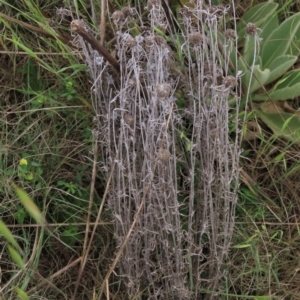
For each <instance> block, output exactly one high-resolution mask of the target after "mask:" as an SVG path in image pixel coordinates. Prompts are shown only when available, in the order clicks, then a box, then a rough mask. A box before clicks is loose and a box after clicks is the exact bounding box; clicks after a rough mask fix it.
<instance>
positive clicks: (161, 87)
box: [155, 83, 171, 98]
mask: <svg viewBox="0 0 300 300" xmlns="http://www.w3.org/2000/svg"><path fill="white" fill-rule="evenodd" d="M155 89H156V93H157V96H158V97H160V98H167V97H168V96H169V95H170V93H171V85H170V84H168V83H160V84H158V85H156V88H155Z"/></svg>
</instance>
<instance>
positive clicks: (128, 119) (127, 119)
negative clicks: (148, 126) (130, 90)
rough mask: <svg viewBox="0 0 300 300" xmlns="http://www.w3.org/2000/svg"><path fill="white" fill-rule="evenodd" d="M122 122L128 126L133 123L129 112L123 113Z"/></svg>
mask: <svg viewBox="0 0 300 300" xmlns="http://www.w3.org/2000/svg"><path fill="white" fill-rule="evenodd" d="M124 122H125V123H126V124H127V125H129V126H133V125H134V117H133V116H132V115H131V114H125V115H124Z"/></svg>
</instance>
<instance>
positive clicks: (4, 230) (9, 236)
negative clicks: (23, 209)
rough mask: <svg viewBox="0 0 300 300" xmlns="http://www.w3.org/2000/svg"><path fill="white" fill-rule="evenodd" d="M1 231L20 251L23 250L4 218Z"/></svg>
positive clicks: (0, 221)
mask: <svg viewBox="0 0 300 300" xmlns="http://www.w3.org/2000/svg"><path fill="white" fill-rule="evenodd" d="M0 233H1V234H2V235H3V236H4V237H5V238H6V240H7V241H8V242H9V243H10V244H12V245H13V246H14V247H15V248H16V249H18V250H19V251H21V247H20V246H19V244H18V242H17V241H16V240H15V238H14V236H13V235H12V233H11V231H10V230H9V229H8V228H7V227H6V225H5V224H4V223H3V221H2V220H0Z"/></svg>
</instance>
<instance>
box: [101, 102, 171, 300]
mask: <svg viewBox="0 0 300 300" xmlns="http://www.w3.org/2000/svg"><path fill="white" fill-rule="evenodd" d="M173 108H174V104H172V105H171V108H170V112H169V117H168V121H167V125H166V128H165V132H167V130H168V127H169V124H170V120H171V116H172V111H173ZM162 143H163V141H162ZM157 164H158V159H156V161H155V164H154V166H153V172H152V174H153V175H152V178H150V180H149V183H148V185H147V186H146V189H145V191H144V196H143V198H142V201H141V204H140V206H139V208H138V210H137V212H136V214H135V216H134V220H133V222H132V224H131V227H130V229H129V230H128V233H127V235H126V237H125V239H124V242H123V243H122V245H121V247H120V249H119V251H118V253H117V255H116V258H115V259H114V261H113V263H112V266H111V267H110V269H109V271H108V272H107V274H106V276H105V278H104V280H103V283H102V285H101V289H100V292H99V295H98V298H97V299H98V300H100V299H101V297H102V294H103V292H104V289H105V286H106V285H107V282H108V280H109V277H110V275H111V274H112V272H113V270H114V269H115V267H116V265H117V263H118V261H119V260H120V257H121V255H122V253H123V251H124V249H125V246H126V244H127V242H128V240H129V237H130V236H131V233H132V231H133V229H134V227H135V225H136V223H137V221H138V219H139V217H140V213H141V211H142V209H143V208H144V205H145V200H146V197H147V196H148V193H149V191H150V188H151V186H152V183H153V176H154V174H155V171H156V168H157Z"/></svg>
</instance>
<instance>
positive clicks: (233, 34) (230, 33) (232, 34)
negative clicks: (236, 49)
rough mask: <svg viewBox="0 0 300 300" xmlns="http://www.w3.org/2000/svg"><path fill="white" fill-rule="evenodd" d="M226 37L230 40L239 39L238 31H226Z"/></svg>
mask: <svg viewBox="0 0 300 300" xmlns="http://www.w3.org/2000/svg"><path fill="white" fill-rule="evenodd" d="M225 37H226V38H227V39H228V40H235V39H236V38H237V35H236V31H235V30H233V29H227V30H226V31H225Z"/></svg>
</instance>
